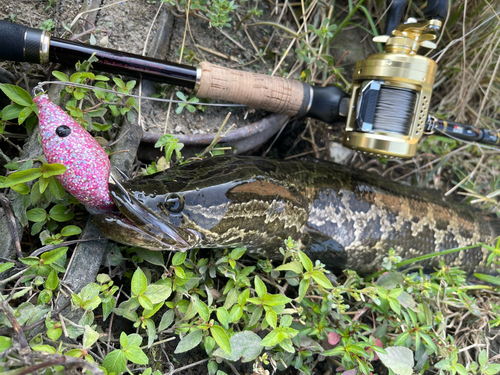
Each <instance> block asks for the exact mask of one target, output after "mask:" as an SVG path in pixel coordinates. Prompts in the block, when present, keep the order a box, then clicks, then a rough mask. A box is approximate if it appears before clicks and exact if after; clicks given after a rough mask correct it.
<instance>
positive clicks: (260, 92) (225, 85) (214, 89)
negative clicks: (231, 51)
mask: <svg viewBox="0 0 500 375" xmlns="http://www.w3.org/2000/svg"><path fill="white" fill-rule="evenodd" d="M200 69H201V77H200V80H199V87H198V90H197V92H196V96H198V97H199V98H205V99H215V100H224V101H231V102H234V103H240V104H246V105H248V106H249V107H252V108H259V109H264V110H266V111H270V112H277V113H284V114H287V115H289V116H304V115H305V114H306V113H307V110H308V107H309V106H310V100H311V93H312V90H311V86H309V85H308V84H306V83H303V82H300V81H296V80H289V79H286V78H282V77H272V76H267V75H264V74H256V73H250V72H243V71H240V70H234V69H229V68H224V67H220V66H217V65H213V64H211V63H209V62H206V61H203V62H202V63H200Z"/></svg>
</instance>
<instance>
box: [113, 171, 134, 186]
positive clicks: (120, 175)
mask: <svg viewBox="0 0 500 375" xmlns="http://www.w3.org/2000/svg"><path fill="white" fill-rule="evenodd" d="M129 179H130V178H129V177H128V176H127V174H126V173H125V172H123V171H121V170H120V169H118V168H117V167H113V168H112V169H111V173H110V174H109V179H108V183H110V184H118V185H120V183H121V182H124V181H128V180H129Z"/></svg>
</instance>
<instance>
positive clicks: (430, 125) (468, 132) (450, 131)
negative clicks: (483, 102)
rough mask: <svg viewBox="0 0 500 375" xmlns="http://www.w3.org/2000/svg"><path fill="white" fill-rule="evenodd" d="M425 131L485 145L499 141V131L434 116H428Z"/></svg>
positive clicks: (496, 143) (495, 143)
mask: <svg viewBox="0 0 500 375" xmlns="http://www.w3.org/2000/svg"><path fill="white" fill-rule="evenodd" d="M425 130H426V131H436V130H437V131H438V132H440V133H443V134H445V135H447V136H449V137H454V138H458V139H461V140H464V141H469V142H477V143H481V144H485V145H498V144H499V143H500V133H499V132H495V131H493V130H489V129H480V128H476V127H475V126H473V125H468V124H461V123H458V122H452V121H445V120H439V119H437V118H435V117H434V116H429V120H428V122H427V124H426V128H425Z"/></svg>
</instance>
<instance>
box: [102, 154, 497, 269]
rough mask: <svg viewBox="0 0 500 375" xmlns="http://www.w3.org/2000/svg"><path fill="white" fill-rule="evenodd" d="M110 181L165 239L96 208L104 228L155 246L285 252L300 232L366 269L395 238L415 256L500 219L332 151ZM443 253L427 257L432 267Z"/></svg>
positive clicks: (460, 257) (482, 259) (307, 245)
mask: <svg viewBox="0 0 500 375" xmlns="http://www.w3.org/2000/svg"><path fill="white" fill-rule="evenodd" d="M110 190H111V194H112V197H113V199H114V201H115V203H116V205H117V207H118V208H119V209H120V211H121V212H122V213H124V214H125V215H126V216H127V217H128V218H129V219H130V221H132V222H134V224H136V226H137V227H138V228H140V229H141V232H142V233H148V234H149V235H151V236H153V237H155V238H156V239H157V240H158V239H160V242H162V244H163V245H158V244H151V243H149V242H148V241H147V240H146V241H144V243H142V239H141V235H140V234H139V235H138V234H137V233H134V234H133V235H131V238H125V237H126V235H125V234H124V233H123V231H118V232H117V233H114V234H113V233H112V232H113V230H114V229H111V228H116V227H115V226H114V224H112V223H110V222H105V220H104V217H103V216H101V217H96V222H97V224H98V225H99V226H100V227H101V230H103V231H104V232H105V233H107V234H108V235H110V236H111V237H113V238H114V239H116V240H117V241H120V242H126V243H130V244H133V245H138V246H144V247H149V248H151V249H170V250H185V249H188V248H193V247H208V248H223V247H235V246H246V247H247V249H248V250H247V251H248V252H249V253H250V254H254V255H256V256H259V257H267V258H279V251H278V249H279V247H280V246H282V245H283V241H284V240H285V239H286V238H288V237H289V236H291V237H292V238H294V239H295V240H297V241H300V242H301V245H302V246H303V248H304V249H305V250H306V252H307V253H308V254H309V255H310V256H311V257H312V258H313V259H319V260H321V261H322V262H323V263H325V264H326V265H327V266H328V267H329V268H331V269H340V268H345V267H347V268H350V269H355V270H357V271H359V272H363V273H365V272H371V271H374V270H376V269H377V268H378V267H380V265H381V264H382V259H383V258H384V257H385V256H386V255H387V252H388V250H389V249H390V248H394V249H395V250H396V252H397V254H399V255H400V256H402V257H403V259H409V258H412V257H415V256H419V255H423V254H427V253H432V252H437V251H442V250H447V249H451V248H456V247H465V246H470V245H475V244H477V243H480V242H484V241H489V240H492V239H493V238H495V237H496V236H497V235H498V231H497V228H498V222H497V220H495V219H493V218H490V217H488V216H487V215H484V214H481V213H480V212H478V211H476V210H474V209H472V208H471V207H468V206H465V205H461V204H458V203H455V202H450V201H445V200H443V199H442V198H441V197H440V196H439V195H438V194H437V193H436V192H434V191H429V190H425V189H417V188H412V187H408V186H404V185H401V184H398V183H394V182H391V181H387V180H385V179H383V178H381V177H379V176H376V175H373V174H371V173H367V172H363V171H356V170H352V169H350V168H348V167H344V166H340V165H337V164H334V163H330V162H326V161H315V162H311V161H309V162H305V161H275V160H269V159H264V158H255V157H233V156H220V157H213V158H210V159H206V160H202V161H195V162H192V163H189V164H185V165H181V166H178V167H174V168H171V169H168V170H166V171H164V172H161V173H158V174H155V175H152V176H147V177H140V178H137V179H133V180H128V181H123V182H120V183H115V184H112V185H111V186H110ZM111 224H112V225H111ZM165 227H166V228H167V230H165ZM127 233H132V232H131V231H128V232H127ZM165 233H168V234H165ZM172 233H175V236H176V238H173V237H172ZM179 238H181V239H182V241H183V243H182V244H179V242H178V239H179ZM176 246H178V247H176ZM488 255H489V251H488V250H486V249H484V248H481V247H474V248H472V249H469V250H466V251H460V252H457V253H453V254H449V255H446V256H445V261H446V262H447V264H448V265H450V266H460V267H462V269H464V270H466V271H468V272H473V271H475V272H488V273H492V272H493V269H492V268H490V267H487V266H486V260H487V257H488ZM438 262H439V259H436V258H434V259H431V260H428V261H426V262H423V263H421V264H423V265H424V266H425V267H427V268H431V267H437V266H438Z"/></svg>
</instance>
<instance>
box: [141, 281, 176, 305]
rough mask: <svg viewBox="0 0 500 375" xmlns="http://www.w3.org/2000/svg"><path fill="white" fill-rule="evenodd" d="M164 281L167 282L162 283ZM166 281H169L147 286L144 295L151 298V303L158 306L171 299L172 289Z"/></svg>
mask: <svg viewBox="0 0 500 375" xmlns="http://www.w3.org/2000/svg"><path fill="white" fill-rule="evenodd" d="M162 281H165V282H163V283H162ZM166 281H167V280H159V281H157V282H156V283H154V284H150V285H148V286H147V288H146V292H144V295H145V296H146V297H148V298H149V300H150V301H151V303H153V304H157V303H160V302H163V301H165V300H166V299H167V298H168V297H170V294H172V287H171V286H170V285H169V284H168V283H166ZM168 281H170V280H168Z"/></svg>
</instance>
